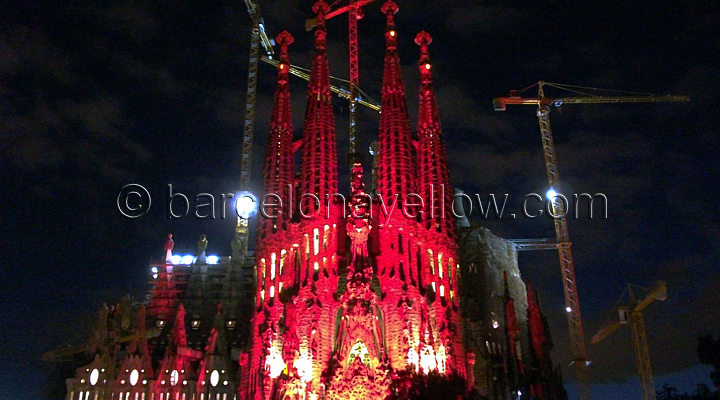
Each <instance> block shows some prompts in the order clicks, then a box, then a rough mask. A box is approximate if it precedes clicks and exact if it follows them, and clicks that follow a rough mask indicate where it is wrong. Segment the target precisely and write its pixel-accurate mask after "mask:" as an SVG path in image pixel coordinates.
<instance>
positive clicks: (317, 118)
mask: <svg viewBox="0 0 720 400" xmlns="http://www.w3.org/2000/svg"><path fill="white" fill-rule="evenodd" d="M327 10H328V5H327V3H325V2H324V1H322V0H320V1H317V2H316V3H315V5H313V11H314V12H315V13H316V14H317V26H316V29H315V55H314V57H313V61H312V69H311V71H310V83H309V86H308V96H307V108H306V110H305V124H304V127H303V138H302V146H301V149H302V156H301V164H300V180H299V193H300V195H301V196H310V195H314V196H317V200H319V203H320V204H319V206H320V207H319V210H318V209H317V206H318V204H317V203H318V202H317V201H306V202H304V203H302V204H300V206H301V210H300V211H302V212H303V214H305V215H306V216H310V217H311V218H312V217H317V218H320V217H324V216H325V204H326V200H327V199H326V196H331V195H332V194H333V193H336V192H337V186H338V183H337V147H336V144H335V117H334V116H333V110H332V103H331V101H330V99H331V96H330V74H329V70H328V60H327V54H326V52H325V49H326V42H325V37H326V31H325V13H326V12H327ZM299 200H303V199H299ZM308 200H313V199H312V198H310V199H308ZM313 203H315V204H313Z"/></svg>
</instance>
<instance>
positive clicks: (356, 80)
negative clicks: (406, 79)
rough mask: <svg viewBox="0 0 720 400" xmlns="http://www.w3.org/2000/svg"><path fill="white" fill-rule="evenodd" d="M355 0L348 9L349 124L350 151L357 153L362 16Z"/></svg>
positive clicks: (352, 0) (351, 0)
mask: <svg viewBox="0 0 720 400" xmlns="http://www.w3.org/2000/svg"><path fill="white" fill-rule="evenodd" d="M359 10H360V9H359V8H358V7H357V4H356V3H355V0H350V8H349V9H348V39H349V47H348V49H349V51H348V56H349V66H350V98H349V100H350V106H349V109H350V116H349V118H348V119H349V121H350V126H349V130H348V133H349V142H348V153H349V154H354V153H355V124H356V118H357V116H356V107H357V104H356V102H355V98H356V97H357V87H358V85H359V84H360V71H359V65H358V64H359V55H358V33H357V20H358V18H359V17H360V15H359V14H358V11H359Z"/></svg>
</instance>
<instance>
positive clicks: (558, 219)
mask: <svg viewBox="0 0 720 400" xmlns="http://www.w3.org/2000/svg"><path fill="white" fill-rule="evenodd" d="M535 86H537V89H538V93H537V97H535V98H526V97H522V96H521V93H522V92H524V91H526V90H528V89H531V88H533V87H535ZM546 86H548V87H553V88H556V89H561V90H565V91H568V92H570V93H573V94H575V95H576V96H570V97H554V98H553V97H547V96H546V95H545V87H546ZM610 94H613V95H610ZM617 94H622V95H621V96H618V95H617ZM577 95H579V96H577ZM689 100H690V99H689V98H688V97H685V96H656V95H650V94H645V93H633V92H620V91H612V90H605V89H598V88H590V87H582V86H576V85H566V84H558V83H550V82H544V81H539V82H538V83H536V84H533V85H531V86H528V87H527V88H525V89H522V90H520V91H515V90H514V91H510V96H508V97H499V98H495V99H493V106H494V108H495V111H505V110H506V106H507V105H509V104H510V105H515V104H517V105H537V118H538V124H539V126H540V138H541V142H542V147H543V153H544V156H545V170H546V174H547V179H548V184H549V190H548V193H547V194H548V198H549V199H550V202H551V205H552V210H553V221H554V223H555V236H556V238H557V249H558V255H559V260H560V273H561V276H562V281H563V290H564V293H565V311H566V312H567V317H568V326H569V333H570V346H571V349H572V353H573V354H572V356H573V362H572V365H573V369H574V370H575V375H576V377H577V380H578V397H579V398H580V399H581V400H589V399H591V395H590V386H589V384H588V381H589V376H588V366H589V365H590V361H589V360H588V358H587V352H586V350H585V336H584V333H583V327H582V317H581V315H580V299H579V296H578V291H577V283H576V280H575V265H574V264H573V258H572V250H571V249H570V247H571V244H572V242H571V241H570V233H569V231H568V225H567V218H566V214H567V212H566V210H565V208H566V206H567V205H566V204H564V203H563V201H562V200H561V198H560V197H559V196H558V193H557V192H556V191H555V189H554V188H556V187H558V183H559V181H560V174H559V172H558V164H557V157H556V153H555V144H554V142H553V136H552V130H551V127H550V110H551V108H552V107H560V106H562V105H563V104H605V103H656V102H678V101H689Z"/></svg>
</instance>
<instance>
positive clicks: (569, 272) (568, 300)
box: [537, 85, 591, 400]
mask: <svg viewBox="0 0 720 400" xmlns="http://www.w3.org/2000/svg"><path fill="white" fill-rule="evenodd" d="M538 97H539V98H540V99H543V98H545V93H544V92H543V87H542V85H540V86H539V89H538ZM537 104H538V110H537V117H538V124H539V126H540V138H541V141H542V147H543V154H544V156H545V172H546V174H547V179H548V184H549V187H550V188H551V189H552V188H554V187H556V186H557V183H558V181H559V180H560V174H559V172H558V167H557V157H556V155H555V143H554V141H553V136H552V129H551V127H550V107H549V105H548V104H547V103H545V102H542V101H540V102H538V103H537ZM550 201H551V204H552V208H553V217H554V218H553V221H554V223H555V236H556V237H557V246H558V247H557V248H558V257H559V260H560V273H561V276H562V281H563V290H564V293H565V311H567V319H568V328H569V331H570V348H571V351H572V356H573V368H574V370H575V376H576V377H577V380H578V395H579V398H580V399H581V400H585V399H587V400H589V399H590V398H591V396H590V387H589V385H588V380H589V374H588V365H589V361H588V358H587V352H586V351H585V336H584V333H583V327H582V317H581V315H580V299H579V296H578V291H577V283H576V281H575V265H574V263H573V257H572V250H571V245H572V242H571V241H570V232H569V231H568V226H567V218H566V214H567V213H566V210H565V207H566V205H565V204H564V203H563V202H562V200H560V199H559V198H558V197H553V198H551V199H550Z"/></svg>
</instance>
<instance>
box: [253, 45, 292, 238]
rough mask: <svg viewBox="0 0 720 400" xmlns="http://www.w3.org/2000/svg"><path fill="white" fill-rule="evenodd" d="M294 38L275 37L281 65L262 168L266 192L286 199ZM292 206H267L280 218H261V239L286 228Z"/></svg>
mask: <svg viewBox="0 0 720 400" xmlns="http://www.w3.org/2000/svg"><path fill="white" fill-rule="evenodd" d="M293 41H294V39H293V37H292V35H291V34H290V33H288V32H287V31H282V32H280V34H279V35H278V36H277V38H276V39H275V42H276V43H277V44H279V45H280V64H279V65H278V73H277V84H276V85H275V101H274V103H273V108H272V120H271V121H270V137H269V139H268V145H267V150H266V153H265V169H264V171H263V194H271V193H272V194H277V195H278V196H280V198H281V199H283V200H285V201H287V199H288V198H289V196H288V193H287V190H288V185H291V184H292V182H293V180H292V179H293V172H294V171H293V170H294V167H293V144H292V116H291V113H290V86H289V84H288V70H289V69H290V68H289V66H290V58H289V56H288V46H289V45H290V44H292V43H293ZM272 203H277V200H276V199H273V200H272ZM291 206H292V205H291V204H283V207H282V208H280V207H278V208H277V209H275V210H272V209H269V210H267V211H268V214H269V215H271V216H277V218H260V219H259V221H260V222H259V227H258V231H259V232H258V234H259V239H264V238H265V237H267V236H268V235H270V234H273V233H275V232H276V231H278V230H279V231H286V230H287V224H288V223H289V215H290V213H289V209H290V207H291ZM258 243H261V242H260V241H259V242H258Z"/></svg>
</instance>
